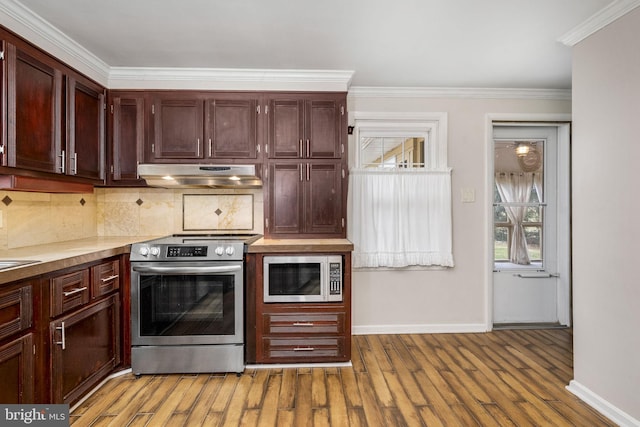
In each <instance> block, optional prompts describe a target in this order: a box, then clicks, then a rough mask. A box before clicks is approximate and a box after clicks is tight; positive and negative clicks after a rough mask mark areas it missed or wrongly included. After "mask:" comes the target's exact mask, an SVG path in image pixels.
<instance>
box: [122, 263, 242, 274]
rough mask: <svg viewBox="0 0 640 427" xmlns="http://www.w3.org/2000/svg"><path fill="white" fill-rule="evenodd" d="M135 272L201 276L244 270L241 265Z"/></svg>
mask: <svg viewBox="0 0 640 427" xmlns="http://www.w3.org/2000/svg"><path fill="white" fill-rule="evenodd" d="M132 270H133V271H138V272H140V273H170V274H173V273H176V274H200V273H235V272H236V271H240V270H242V266H241V265H228V266H213V265H212V266H202V267H179V266H178V267H176V266H171V267H163V266H156V265H153V266H134V267H132Z"/></svg>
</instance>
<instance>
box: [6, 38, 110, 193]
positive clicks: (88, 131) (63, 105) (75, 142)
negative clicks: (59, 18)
mask: <svg viewBox="0 0 640 427" xmlns="http://www.w3.org/2000/svg"><path fill="white" fill-rule="evenodd" d="M0 37H5V40H4V41H2V58H0V60H1V61H2V67H1V68H2V73H3V85H2V90H0V93H1V96H2V111H1V113H2V122H3V124H4V125H6V129H5V130H6V131H5V132H2V139H3V141H2V148H1V149H0V153H1V154H2V166H6V167H8V168H12V169H8V170H5V171H3V173H4V174H15V175H16V176H22V177H29V179H30V180H31V181H29V182H30V183H32V184H33V180H34V179H38V178H40V179H43V180H46V179H50V180H54V181H56V182H58V183H60V182H63V181H68V182H78V183H98V184H100V183H103V180H104V164H105V160H104V149H105V148H104V147H105V139H104V137H105V127H104V96H105V89H104V88H103V87H101V86H100V85H98V84H96V83H94V82H93V81H91V80H89V79H86V78H85V77H83V76H81V75H80V74H78V73H77V72H75V71H74V70H72V69H70V68H69V67H67V66H66V65H64V64H63V63H61V62H59V61H57V60H55V59H54V58H52V57H51V56H49V55H47V54H46V53H45V52H43V51H41V50H39V49H37V48H35V47H33V46H32V45H30V44H29V43H27V42H25V41H24V40H22V39H20V38H18V37H16V36H14V35H11V34H10V33H8V32H5V31H4V30H2V29H0ZM5 106H6V107H5ZM5 108H6V110H5ZM71 176H73V177H74V178H78V179H77V180H76V179H72V178H70V177H71ZM23 181H25V182H26V181H28V180H27V179H23ZM3 185H4V184H3ZM54 187H55V186H51V185H48V186H46V188H44V187H43V190H44V191H55V188H54ZM5 188H11V187H6V186H5ZM70 188H71V187H68V189H70ZM17 189H22V188H17ZM25 189H29V188H25ZM32 189H34V190H37V189H38V187H37V186H36V187H35V188H32Z"/></svg>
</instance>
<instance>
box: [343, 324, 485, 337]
mask: <svg viewBox="0 0 640 427" xmlns="http://www.w3.org/2000/svg"><path fill="white" fill-rule="evenodd" d="M487 331H488V329H487V325H486V324H484V323H451V324H427V325H367V326H353V327H352V328H351V332H352V333H353V335H380V334H465V333H483V332H487Z"/></svg>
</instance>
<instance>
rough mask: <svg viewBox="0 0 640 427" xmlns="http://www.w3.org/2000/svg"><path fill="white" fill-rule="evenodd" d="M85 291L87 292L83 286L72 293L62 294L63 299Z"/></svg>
mask: <svg viewBox="0 0 640 427" xmlns="http://www.w3.org/2000/svg"><path fill="white" fill-rule="evenodd" d="M86 290H87V287H86V286H84V287H82V288H76V289H74V290H72V291H69V292H63V293H62V295H64V296H65V297H68V296H71V295H75V294H77V293H79V292H82V291H86Z"/></svg>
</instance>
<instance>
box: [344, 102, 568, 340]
mask: <svg viewBox="0 0 640 427" xmlns="http://www.w3.org/2000/svg"><path fill="white" fill-rule="evenodd" d="M570 104H571V103H570V101H563V100H550V99H546V100H545V99H531V98H529V99H477V98H466V99H465V98H454V97H451V98H449V99H446V98H434V97H430V96H422V97H414V96H403V97H397V96H396V97H377V98H374V97H370V96H362V95H358V94H357V92H356V94H351V95H350V96H349V105H348V107H349V113H350V114H351V115H352V114H353V113H354V112H361V111H368V112H446V113H447V114H448V125H449V126H448V135H449V141H448V160H449V166H451V167H452V169H453V172H452V195H453V204H452V211H453V256H454V261H455V267H453V268H451V269H446V270H437V271H434V270H431V271H425V270H422V271H404V272H397V271H354V273H353V330H354V333H356V334H358V333H381V332H440V331H443V332H450V331H483V330H485V328H486V325H487V322H488V320H487V318H486V316H487V305H486V295H487V294H486V288H485V287H486V284H487V283H486V278H487V274H488V271H489V268H490V266H489V265H488V263H487V259H488V256H489V255H488V253H487V251H488V242H487V241H486V236H485V235H486V230H487V224H488V221H489V218H488V214H487V212H488V202H487V200H488V199H487V197H488V196H487V190H486V189H485V188H484V186H485V180H486V177H487V174H488V171H487V164H486V163H487V157H488V155H487V147H486V146H485V135H486V132H487V129H486V121H487V114H493V113H501V114H531V115H533V116H535V115H539V114H557V113H570V112H571V105H570ZM351 117H352V116H351ZM350 138H351V140H350V141H349V145H350V150H353V146H354V144H355V141H353V137H350ZM353 157H354V156H353V155H350V161H351V160H352V159H353ZM463 188H468V189H473V190H475V196H476V197H475V200H476V201H475V203H462V202H461V192H462V189H463Z"/></svg>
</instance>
